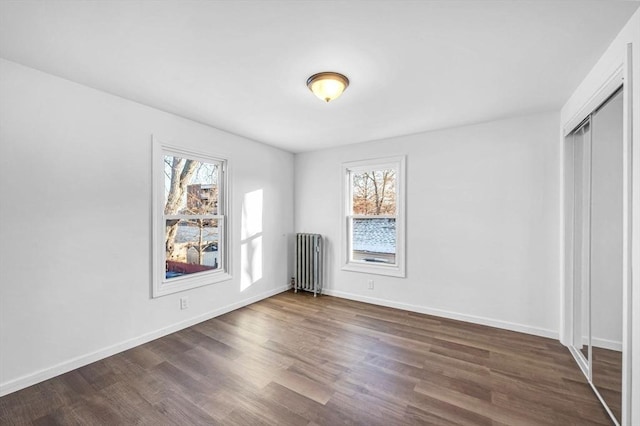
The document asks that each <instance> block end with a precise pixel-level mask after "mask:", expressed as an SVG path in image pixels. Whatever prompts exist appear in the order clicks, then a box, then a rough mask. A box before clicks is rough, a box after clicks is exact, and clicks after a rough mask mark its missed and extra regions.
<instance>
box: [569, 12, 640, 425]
mask: <svg viewBox="0 0 640 426" xmlns="http://www.w3.org/2000/svg"><path fill="white" fill-rule="evenodd" d="M628 44H631V51H632V63H631V64H626V63H625V57H626V52H627V48H628ZM627 65H630V67H631V70H630V71H631V72H630V73H629V75H627V76H626V77H627V81H626V82H625V84H627V85H628V86H630V87H631V88H632V93H631V95H632V96H631V104H632V110H631V111H627V113H628V117H629V118H630V119H631V123H632V127H633V132H632V143H631V144H632V147H631V152H630V154H629V153H627V154H625V155H626V157H627V158H628V159H629V160H631V161H630V170H629V174H630V175H631V181H632V184H631V188H630V197H629V202H630V204H631V212H630V222H631V232H632V235H631V241H630V242H629V244H630V248H631V259H630V270H631V274H630V277H629V280H630V287H631V289H632V291H630V292H629V293H630V294H628V296H627V297H626V299H627V302H628V305H627V308H626V309H629V311H630V315H629V317H628V321H627V326H626V328H625V330H624V331H625V334H626V336H627V340H628V347H626V348H625V350H626V355H625V357H628V358H627V359H626V361H627V362H628V363H629V364H630V366H631V368H630V371H631V376H630V379H631V383H630V388H631V392H630V394H629V395H628V398H627V400H628V401H630V402H631V404H629V405H630V409H629V410H628V412H627V413H626V422H625V424H628V425H632V424H638V423H640V10H637V11H636V13H635V14H634V15H633V16H632V17H631V19H630V20H629V22H628V23H627V24H626V25H625V26H624V28H623V29H622V30H621V31H620V33H619V34H618V35H617V36H616V38H615V39H614V40H613V42H612V43H611V45H610V46H609V47H608V48H607V50H606V51H605V53H604V54H603V55H602V57H601V58H600V59H599V60H598V62H597V63H596V65H595V66H594V67H593V69H592V70H591V71H590V72H589V74H588V75H587V76H586V77H585V78H584V80H583V81H582V82H581V83H580V84H579V85H578V87H577V88H576V90H575V92H574V93H573V94H572V95H571V97H570V98H569V100H568V101H567V102H566V104H565V105H564V106H563V108H562V111H561V114H560V121H561V124H562V126H563V127H564V126H565V125H566V124H567V123H569V122H571V121H575V118H576V115H577V114H579V113H580V111H581V110H582V109H583V108H584V106H585V105H587V104H589V101H590V99H591V98H592V96H593V95H594V94H596V92H597V91H598V90H599V89H600V88H601V87H602V86H603V85H604V84H605V83H606V82H607V80H608V79H609V77H610V76H611V75H612V74H614V72H615V71H616V69H617V68H618V67H621V66H622V67H624V66H627ZM627 166H628V163H627V164H624V165H623V167H625V168H626V167H627ZM627 189H629V188H627ZM626 269H627V270H626V271H625V273H626V272H628V269H629V268H626ZM625 291H626V290H625ZM623 343H624V342H623ZM625 380H626V378H623V383H624V382H625Z"/></svg>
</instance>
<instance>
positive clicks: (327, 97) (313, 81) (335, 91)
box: [307, 72, 349, 102]
mask: <svg viewBox="0 0 640 426" xmlns="http://www.w3.org/2000/svg"><path fill="white" fill-rule="evenodd" d="M307 86H308V87H309V90H311V91H312V92H313V94H314V95H316V96H317V97H318V98H319V99H322V100H323V101H325V102H329V101H332V100H334V99H336V98H337V97H338V96H340V95H341V94H342V92H344V90H345V89H346V88H347V87H348V86H349V79H348V78H347V77H345V76H344V75H342V74H338V73H337V72H321V73H318V74H314V75H312V76H311V77H309V79H308V80H307Z"/></svg>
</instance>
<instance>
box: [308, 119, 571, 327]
mask: <svg viewBox="0 0 640 426" xmlns="http://www.w3.org/2000/svg"><path fill="white" fill-rule="evenodd" d="M558 126H559V117H558V115H557V114H556V113H545V114H539V115H531V116H526V117H520V118H513V119H506V120H501V121H494V122H490V123H486V124H480V125H474V126H469V127H462V128H455V129H449V130H443V131H438V132H432V133H422V134H417V135H412V136H405V137H398V138H393V139H388V140H382V141H377V142H369V143H366V144H357V145H350V146H346V147H342V148H335V149H328V150H323V151H316V152H311V153H304V154H298V155H296V157H295V176H296V187H295V207H296V210H295V212H296V213H295V223H296V226H295V228H296V232H318V233H321V234H324V235H325V236H326V238H327V241H328V261H327V264H328V267H327V269H328V270H327V275H326V277H327V279H326V280H327V282H326V288H327V290H328V292H329V293H330V294H335V295H339V296H343V297H348V298H353V299H358V300H364V301H368V302H372V303H379V304H383V305H389V306H395V307H399V308H403V309H408V310H414V311H418V312H426V313H433V314H436V315H442V316H447V317H453V318H460V319H464V320H469V321H474V322H479V323H485V324H490V325H494V326H498V327H503V328H508V329H513V330H519V331H525V332H529V333H533V334H539V335H543V336H550V337H557V335H558V325H559V314H558V313H559V288H560V223H559V218H560V213H561V209H560V200H561V198H560V183H561V180H560V170H561V167H560V157H561V146H560V144H559V143H558V136H557V135H558V130H557V129H558ZM400 154H405V155H406V156H407V213H408V214H407V256H408V257H407V278H406V279H402V278H392V277H384V276H379V275H368V274H363V273H355V272H347V271H342V270H341V263H340V260H341V259H342V257H341V251H340V250H341V241H340V226H341V225H342V223H343V222H342V216H341V206H340V203H341V198H340V197H341V195H340V194H342V182H341V164H342V163H343V162H345V161H355V160H362V159H368V158H376V157H384V156H394V155H400ZM368 279H373V280H374V282H375V285H374V290H368V289H367V280H368Z"/></svg>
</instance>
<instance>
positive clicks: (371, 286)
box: [367, 280, 373, 290]
mask: <svg viewBox="0 0 640 426" xmlns="http://www.w3.org/2000/svg"><path fill="white" fill-rule="evenodd" d="M367 284H368V286H369V290H373V280H369V281H367Z"/></svg>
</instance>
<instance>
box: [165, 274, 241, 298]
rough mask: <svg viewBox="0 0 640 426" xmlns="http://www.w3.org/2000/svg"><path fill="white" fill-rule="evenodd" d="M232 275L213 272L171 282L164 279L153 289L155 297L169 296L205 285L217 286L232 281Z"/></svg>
mask: <svg viewBox="0 0 640 426" xmlns="http://www.w3.org/2000/svg"><path fill="white" fill-rule="evenodd" d="M231 278H232V277H231V274H229V273H227V272H222V271H219V272H213V273H210V274H203V275H200V276H193V277H190V276H183V277H179V278H174V279H172V280H170V281H167V280H165V279H162V281H161V282H159V283H158V284H157V285H156V286H155V287H154V289H153V297H154V298H155V297H160V296H166V295H168V294H173V293H178V292H180V291H185V290H190V289H192V288H198V287H202V286H205V285H210V284H216V283H219V282H223V281H228V280H230V279H231Z"/></svg>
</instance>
